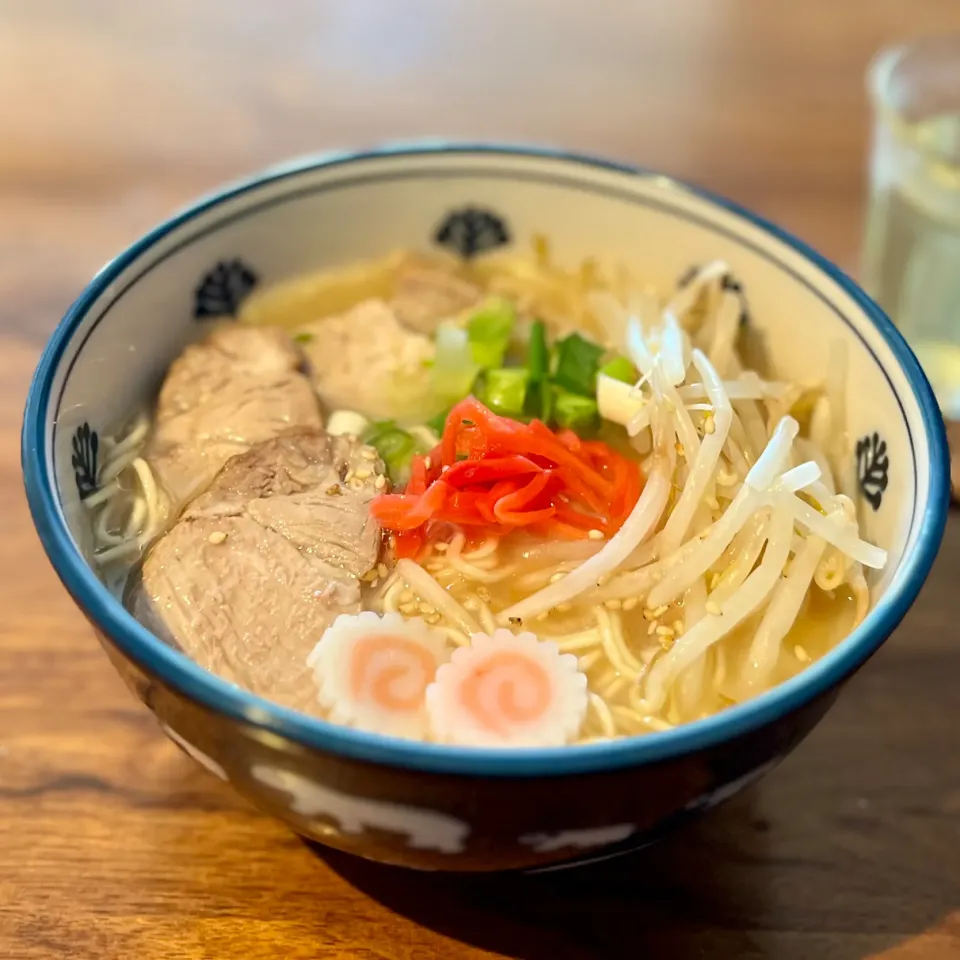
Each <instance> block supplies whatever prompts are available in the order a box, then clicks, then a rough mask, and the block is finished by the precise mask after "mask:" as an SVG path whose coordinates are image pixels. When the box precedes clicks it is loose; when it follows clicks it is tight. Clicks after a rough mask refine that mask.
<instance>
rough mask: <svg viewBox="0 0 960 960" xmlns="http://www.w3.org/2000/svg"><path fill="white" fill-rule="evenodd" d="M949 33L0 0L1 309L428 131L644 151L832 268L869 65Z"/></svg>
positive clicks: (838, 23) (855, 173) (12, 314)
mask: <svg viewBox="0 0 960 960" xmlns="http://www.w3.org/2000/svg"><path fill="white" fill-rule="evenodd" d="M952 26H960V6H957V5H956V4H955V3H952V2H951V0H916V2H907V0H842V2H837V0H813V2H804V3H768V2H765V0H683V2H682V3H670V4H663V3H660V2H658V0H632V2H630V3H620V2H617V0H593V2H591V3H583V2H581V0H514V2H510V0H485V2H479V0H404V2H393V0H340V2H335V0H284V2H283V3H264V2H257V0H201V2H197V0H165V2H164V3H147V2H140V0H134V2H123V0H83V2H76V0H30V2H26V0H0V91H2V94H3V95H2V97H0V139H2V145H0V211H2V223H0V284H2V288H3V290H4V293H5V296H4V297H3V299H2V302H0V324H2V326H3V328H4V329H6V330H16V331H17V332H18V333H22V334H23V335H24V336H27V337H30V338H33V339H36V338H38V337H39V336H41V335H46V334H47V333H48V332H49V330H50V329H51V328H52V326H53V324H54V322H55V320H56V319H57V318H58V317H59V315H60V313H61V312H62V308H63V307H64V306H65V304H66V303H67V302H68V301H69V299H71V298H72V296H73V295H74V294H75V293H76V292H77V291H78V290H79V289H80V287H81V286H82V285H83V283H84V282H85V280H86V279H87V278H88V277H89V276H90V273H91V271H92V270H94V269H95V268H96V267H97V266H99V265H100V264H101V263H102V262H103V261H104V260H105V259H106V258H107V257H109V256H110V255H112V254H113V253H115V252H116V251H118V250H119V249H121V248H122V247H123V246H124V245H125V244H126V243H127V242H129V241H130V240H132V239H133V238H134V237H135V236H136V235H137V234H139V233H140V232H141V231H143V230H144V229H145V228H147V227H148V226H149V225H151V224H153V223H154V222H155V221H156V220H158V219H159V218H160V217H162V216H164V215H166V214H167V213H168V212H170V210H172V209H174V208H176V207H177V206H179V205H181V204H183V203H185V202H186V201H187V200H188V199H189V198H191V197H193V196H194V195H195V194H197V193H198V192H201V191H204V190H207V189H209V188H211V187H213V186H214V185H215V184H217V183H219V182H220V181H222V180H224V179H225V178H231V177H235V176H238V175H240V174H242V173H244V172H248V171H252V170H255V169H257V168H258V167H260V166H262V165H263V164H266V163H269V162H271V161H274V160H277V159H280V158H284V157H287V156H290V155H292V154H297V153H303V152H309V151H315V150H321V149H325V148H328V147H332V146H341V145H367V144H371V143H375V142H377V141H380V140H384V139H389V138H411V137H422V136H431V135H437V136H448V137H464V138H485V139H489V138H500V139H509V140H521V141H535V142H540V143H548V144H558V145H563V146H567V147H571V148H576V149H580V150H585V151H590V152H595V153H601V154H607V155H610V156H614V157H618V158H622V159H626V160H632V161H636V162H639V163H643V164H647V165H650V166H654V167H660V168H662V169H663V170H665V171H667V172H669V173H672V174H674V175H676V176H679V177H686V178H690V179H693V180H696V181H698V182H699V183H701V184H703V185H704V186H707V187H710V188H712V189H715V190H718V191H721V192H724V193H726V194H729V195H730V196H731V197H733V198H734V199H736V200H739V201H741V202H744V203H747V204H749V205H751V206H753V207H755V208H756V209H758V210H759V211H760V212H762V213H764V214H767V215H768V216H771V217H773V218H774V219H777V220H779V221H781V222H782V223H783V224H784V225H785V226H787V227H788V228H790V229H791V230H793V231H795V232H797V233H799V234H800V235H801V236H802V237H804V238H805V239H807V240H810V241H811V242H813V243H814V244H815V245H817V246H818V247H820V248H821V249H822V251H823V252H824V253H825V254H826V255H827V256H829V257H832V258H834V259H836V260H838V261H840V263H841V265H843V266H844V267H846V268H848V269H850V268H854V267H856V265H857V249H858V242H859V236H860V226H861V224H860V219H861V217H860V213H861V204H862V200H863V197H864V170H865V161H866V150H867V132H868V111H867V109H866V95H865V81H864V72H865V69H866V67H867V64H868V61H869V60H870V58H871V56H872V55H873V54H874V53H875V52H876V51H877V50H878V49H879V48H880V47H882V46H885V45H887V44H889V43H891V42H893V41H895V40H902V39H904V38H905V37H907V38H908V37H909V36H911V35H917V34H922V33H925V32H930V31H932V30H933V31H943V30H945V29H948V28H950V27H952ZM38 270H40V271H41V272H42V274H43V277H44V280H43V283H41V284H37V282H36V280H35V278H36V276H37V271H38Z"/></svg>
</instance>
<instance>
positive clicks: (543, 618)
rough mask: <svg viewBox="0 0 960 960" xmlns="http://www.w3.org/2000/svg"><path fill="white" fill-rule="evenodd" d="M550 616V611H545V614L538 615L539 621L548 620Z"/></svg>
mask: <svg viewBox="0 0 960 960" xmlns="http://www.w3.org/2000/svg"><path fill="white" fill-rule="evenodd" d="M549 616H550V611H549V610H544V611H543V613H538V614H537V616H536V619H537V620H546V619H547V617H549Z"/></svg>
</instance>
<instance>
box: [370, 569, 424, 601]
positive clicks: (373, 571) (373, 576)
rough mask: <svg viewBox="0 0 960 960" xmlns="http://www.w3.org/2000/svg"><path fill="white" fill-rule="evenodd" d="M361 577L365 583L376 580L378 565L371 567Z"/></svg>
mask: <svg viewBox="0 0 960 960" xmlns="http://www.w3.org/2000/svg"><path fill="white" fill-rule="evenodd" d="M360 579H361V580H363V581H364V582H365V583H369V582H370V581H371V580H376V579H377V568H376V567H373V568H371V569H370V570H368V571H367V572H366V573H365V574H363V575H362V576H361V577H360ZM411 596H412V594H411Z"/></svg>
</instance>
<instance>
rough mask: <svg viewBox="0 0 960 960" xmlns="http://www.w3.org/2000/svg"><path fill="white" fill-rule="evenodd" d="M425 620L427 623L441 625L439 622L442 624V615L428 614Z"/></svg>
mask: <svg viewBox="0 0 960 960" xmlns="http://www.w3.org/2000/svg"><path fill="white" fill-rule="evenodd" d="M423 619H424V620H426V621H427V623H439V622H440V614H439V613H431V614H428V615H427V616H426V617H424V618H423Z"/></svg>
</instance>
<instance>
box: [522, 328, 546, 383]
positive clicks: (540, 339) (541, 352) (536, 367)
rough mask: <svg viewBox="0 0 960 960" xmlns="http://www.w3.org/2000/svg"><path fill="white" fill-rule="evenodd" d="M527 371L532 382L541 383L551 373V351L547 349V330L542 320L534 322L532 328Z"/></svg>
mask: <svg viewBox="0 0 960 960" xmlns="http://www.w3.org/2000/svg"><path fill="white" fill-rule="evenodd" d="M527 369H528V370H529V371H530V382H531V383H540V381H541V380H545V379H546V378H547V376H548V374H549V373H550V351H549V350H548V349H547V328H546V325H545V324H544V322H543V321H542V320H534V322H533V325H532V326H531V327H530V342H529V345H528V347H527Z"/></svg>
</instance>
